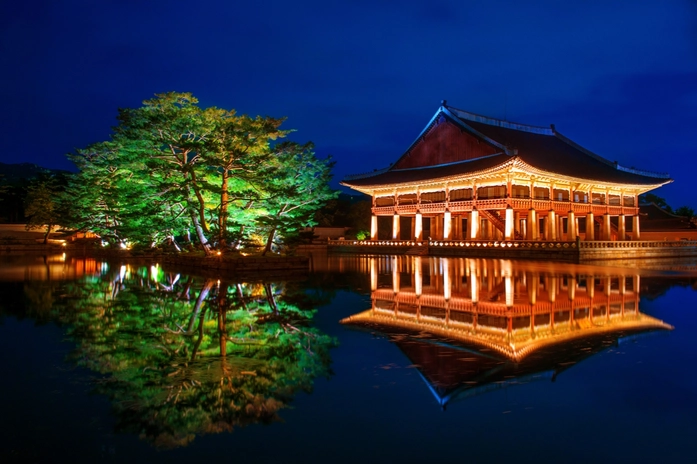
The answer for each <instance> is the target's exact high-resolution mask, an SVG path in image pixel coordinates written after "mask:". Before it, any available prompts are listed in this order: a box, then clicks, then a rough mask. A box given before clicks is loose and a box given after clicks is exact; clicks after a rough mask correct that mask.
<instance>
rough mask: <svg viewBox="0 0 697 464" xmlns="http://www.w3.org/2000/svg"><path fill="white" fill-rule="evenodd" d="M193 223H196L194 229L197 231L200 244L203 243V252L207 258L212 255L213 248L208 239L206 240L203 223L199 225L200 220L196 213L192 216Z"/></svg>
mask: <svg viewBox="0 0 697 464" xmlns="http://www.w3.org/2000/svg"><path fill="white" fill-rule="evenodd" d="M191 222H193V223H194V229H196V236H197V237H198V240H199V242H201V246H202V247H203V252H204V253H205V254H206V256H208V255H210V254H211V246H210V245H209V244H208V239H207V238H206V235H205V233H204V232H203V227H201V223H199V221H198V218H197V217H196V214H194V213H192V214H191Z"/></svg>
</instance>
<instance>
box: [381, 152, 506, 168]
mask: <svg viewBox="0 0 697 464" xmlns="http://www.w3.org/2000/svg"><path fill="white" fill-rule="evenodd" d="M503 154H506V153H505V152H502V151H500V152H498V153H492V154H491V155H486V156H480V157H478V158H470V159H466V160H460V161H453V162H451V163H441V164H430V165H428V166H415V167H413V168H401V169H389V170H390V171H392V172H403V171H417V170H418V171H420V170H424V169H432V168H442V167H444V166H455V165H459V164H465V163H471V162H474V161H479V160H481V159H486V158H493V157H494V156H501V155H503ZM385 171H386V170H385ZM376 174H377V173H376Z"/></svg>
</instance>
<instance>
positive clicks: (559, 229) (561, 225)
mask: <svg viewBox="0 0 697 464" xmlns="http://www.w3.org/2000/svg"><path fill="white" fill-rule="evenodd" d="M563 238H564V218H563V217H561V216H557V240H563Z"/></svg>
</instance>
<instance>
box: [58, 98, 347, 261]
mask: <svg viewBox="0 0 697 464" xmlns="http://www.w3.org/2000/svg"><path fill="white" fill-rule="evenodd" d="M118 120H119V125H118V126H117V127H116V128H115V130H114V135H113V136H112V139H111V140H110V141H107V142H103V143H99V144H96V145H93V146H91V147H88V148H87V149H84V150H79V151H78V152H77V153H76V154H74V155H72V156H71V159H72V160H73V161H74V162H75V164H76V165H77V167H78V168H79V169H80V174H79V175H78V179H77V181H76V182H75V184H74V185H73V196H74V198H75V203H76V206H77V207H79V208H80V209H81V210H82V211H81V212H80V213H78V214H77V215H76V217H75V220H74V221H72V222H73V224H72V225H73V226H75V227H78V228H80V229H89V230H92V231H94V232H96V233H97V234H99V235H100V236H101V237H102V238H103V239H105V240H107V241H109V242H112V243H124V242H129V243H139V244H142V245H146V246H152V245H154V244H158V243H162V242H164V241H170V242H171V243H175V244H176V243H177V240H181V239H182V238H183V239H184V240H185V241H189V240H190V238H191V237H192V235H193V236H194V237H195V240H196V244H198V245H199V246H201V247H202V249H203V250H204V251H205V252H206V253H210V252H211V249H212V248H213V247H215V248H218V249H219V250H221V251H225V250H227V249H230V248H237V247H239V246H240V244H243V243H245V242H247V241H248V240H249V239H250V237H253V236H260V235H264V236H269V237H271V239H270V240H268V245H267V249H270V246H271V243H272V241H273V238H274V237H275V236H276V234H277V233H278V234H281V235H282V236H284V235H285V234H291V233H293V232H295V231H296V230H298V229H299V228H300V227H303V226H305V225H310V224H311V218H310V216H311V214H309V213H310V212H312V211H314V210H315V209H317V208H319V207H320V206H321V205H322V202H323V201H325V200H326V199H328V198H331V197H333V193H332V192H330V191H329V190H328V188H327V182H328V181H329V178H330V170H331V163H329V162H328V161H321V160H317V159H316V158H315V156H314V153H313V152H312V150H311V148H312V147H311V145H310V144H308V145H303V146H301V145H297V144H289V143H285V144H278V145H273V144H272V142H274V141H276V140H277V139H280V138H283V137H285V136H286V135H287V134H288V132H289V131H287V130H281V129H280V128H279V127H280V125H281V124H282V123H283V121H284V119H275V118H269V117H261V116H257V117H254V118H253V117H250V116H247V115H237V114H236V113H235V111H234V110H230V111H227V110H222V109H219V108H206V109H202V108H200V107H199V106H198V101H197V100H196V98H195V97H193V96H192V95H191V94H188V93H174V92H172V93H167V94H161V95H156V98H153V99H151V100H146V101H144V102H143V106H142V107H140V108H136V109H122V110H120V111H119V115H118ZM298 174H300V175H298ZM291 204H292V205H293V206H292V207H291V206H289V205H291ZM291 212H292V213H291ZM192 243H193V242H192Z"/></svg>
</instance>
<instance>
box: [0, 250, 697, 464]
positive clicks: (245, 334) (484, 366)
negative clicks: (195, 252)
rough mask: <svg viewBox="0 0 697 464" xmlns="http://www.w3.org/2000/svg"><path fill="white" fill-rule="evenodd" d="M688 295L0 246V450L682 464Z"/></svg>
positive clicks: (395, 262)
mask: <svg viewBox="0 0 697 464" xmlns="http://www.w3.org/2000/svg"><path fill="white" fill-rule="evenodd" d="M648 267H650V266H648ZM696 290H697V272H696V271H695V265H694V263H688V264H685V265H681V266H673V267H672V268H666V267H665V266H663V267H662V268H647V267H637V268H621V267H602V266H589V265H570V264H555V263H531V262H516V261H507V260H485V259H467V258H426V257H419V256H380V257H367V256H338V255H330V256H326V255H317V256H314V257H313V261H312V272H311V273H310V274H309V275H308V276H289V277H288V278H285V279H271V280H264V279H259V278H246V279H237V280H236V279H233V278H223V277H221V276H217V275H195V274H193V273H190V272H189V273H186V272H178V271H177V270H176V269H169V268H166V267H161V266H160V265H159V264H157V263H148V264H134V263H131V264H121V263H110V262H102V261H99V260H95V259H90V258H87V259H85V258H75V257H70V256H66V255H57V256H36V257H19V256H7V255H6V256H4V257H3V258H2V260H1V261H0V353H1V355H0V369H2V375H1V376H0V379H1V381H0V426H1V433H0V462H3V463H4V462H41V463H43V462H70V463H83V462H85V463H88V462H89V463H94V462H128V463H138V462H148V463H157V462H166V463H179V462H187V463H190V462H194V460H195V461H196V462H201V460H202V459H206V458H214V459H216V460H217V462H254V463H256V462H260V463H266V462H269V463H271V462H273V463H279V462H288V463H295V462H298V463H373V462H381V463H382V462H385V463H387V462H402V463H411V462H443V463H446V462H472V463H488V462H492V463H495V462H536V463H557V462H564V463H576V462H578V463H581V462H583V463H587V462H632V463H653V462H671V463H680V462H697V444H696V443H695V437H697V370H696V369H695V368H696V366H697V350H696V349H695V343H696V341H697V336H696V335H695V334H697V292H696Z"/></svg>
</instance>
